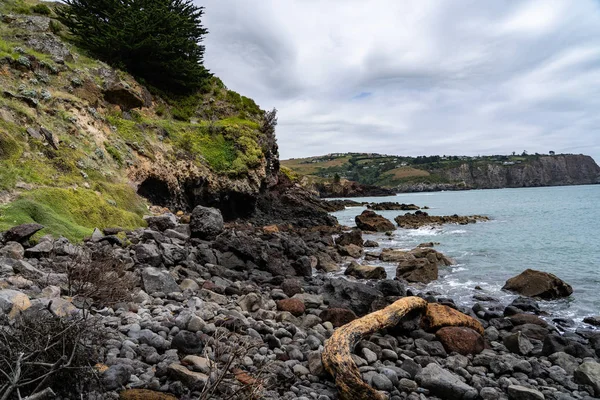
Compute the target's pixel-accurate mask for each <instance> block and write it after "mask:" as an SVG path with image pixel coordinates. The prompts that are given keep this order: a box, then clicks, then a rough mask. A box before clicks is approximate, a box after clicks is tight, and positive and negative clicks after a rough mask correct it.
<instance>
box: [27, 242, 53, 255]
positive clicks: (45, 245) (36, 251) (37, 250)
mask: <svg viewBox="0 0 600 400" xmlns="http://www.w3.org/2000/svg"><path fill="white" fill-rule="evenodd" d="M52 250H54V244H53V243H52V242H51V241H49V240H45V241H43V242H39V243H38V244H36V245H35V246H33V247H30V248H28V249H27V250H25V255H26V256H27V257H30V258H42V257H47V256H49V255H50V253H52Z"/></svg>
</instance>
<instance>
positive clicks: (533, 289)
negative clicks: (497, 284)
mask: <svg viewBox="0 0 600 400" xmlns="http://www.w3.org/2000/svg"><path fill="white" fill-rule="evenodd" d="M502 289H504V290H510V291H511V292H515V293H518V294H521V295H523V296H528V297H540V298H542V299H545V300H551V299H558V298H561V297H568V296H570V295H571V294H572V293H573V288H572V287H571V286H570V285H569V284H567V283H566V282H564V281H563V280H561V279H560V278H558V277H557V276H556V275H553V274H550V273H548V272H542V271H536V270H533V269H526V270H525V271H523V272H521V273H520V274H519V275H517V276H515V277H512V278H510V279H509V280H507V281H506V284H505V285H504V287H503V288H502Z"/></svg>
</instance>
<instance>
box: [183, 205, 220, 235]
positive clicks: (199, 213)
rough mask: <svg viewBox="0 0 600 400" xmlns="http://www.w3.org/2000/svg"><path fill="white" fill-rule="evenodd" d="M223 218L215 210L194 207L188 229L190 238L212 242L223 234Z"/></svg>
mask: <svg viewBox="0 0 600 400" xmlns="http://www.w3.org/2000/svg"><path fill="white" fill-rule="evenodd" d="M223 226H224V223H223V216H222V215H221V211H219V210H217V209H216V208H209V207H202V206H196V208H194V211H192V216H191V219H190V228H191V230H192V236H193V237H197V238H200V239H206V240H212V239H214V238H216V237H217V236H218V235H219V233H221V232H223Z"/></svg>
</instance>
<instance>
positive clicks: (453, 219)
mask: <svg viewBox="0 0 600 400" xmlns="http://www.w3.org/2000/svg"><path fill="white" fill-rule="evenodd" d="M488 220H489V218H488V217H486V216H483V215H469V216H461V215H456V214H454V215H444V216H438V215H429V214H428V213H426V212H423V211H416V212H415V213H414V214H411V213H406V214H404V215H398V216H397V217H396V218H394V221H396V223H397V224H398V226H399V227H401V228H405V229H418V228H420V227H422V226H431V225H443V224H459V225H467V224H474V223H476V222H477V221H488Z"/></svg>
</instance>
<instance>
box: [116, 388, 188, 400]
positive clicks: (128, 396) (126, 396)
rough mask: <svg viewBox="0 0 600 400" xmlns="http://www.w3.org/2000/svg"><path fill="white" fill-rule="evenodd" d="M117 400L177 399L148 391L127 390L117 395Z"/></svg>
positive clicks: (166, 394)
mask: <svg viewBox="0 0 600 400" xmlns="http://www.w3.org/2000/svg"><path fill="white" fill-rule="evenodd" d="M119 400H177V397H175V396H173V395H170V394H168V393H162V392H156V391H154V390H148V389H127V390H124V391H122V392H121V393H119Z"/></svg>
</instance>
